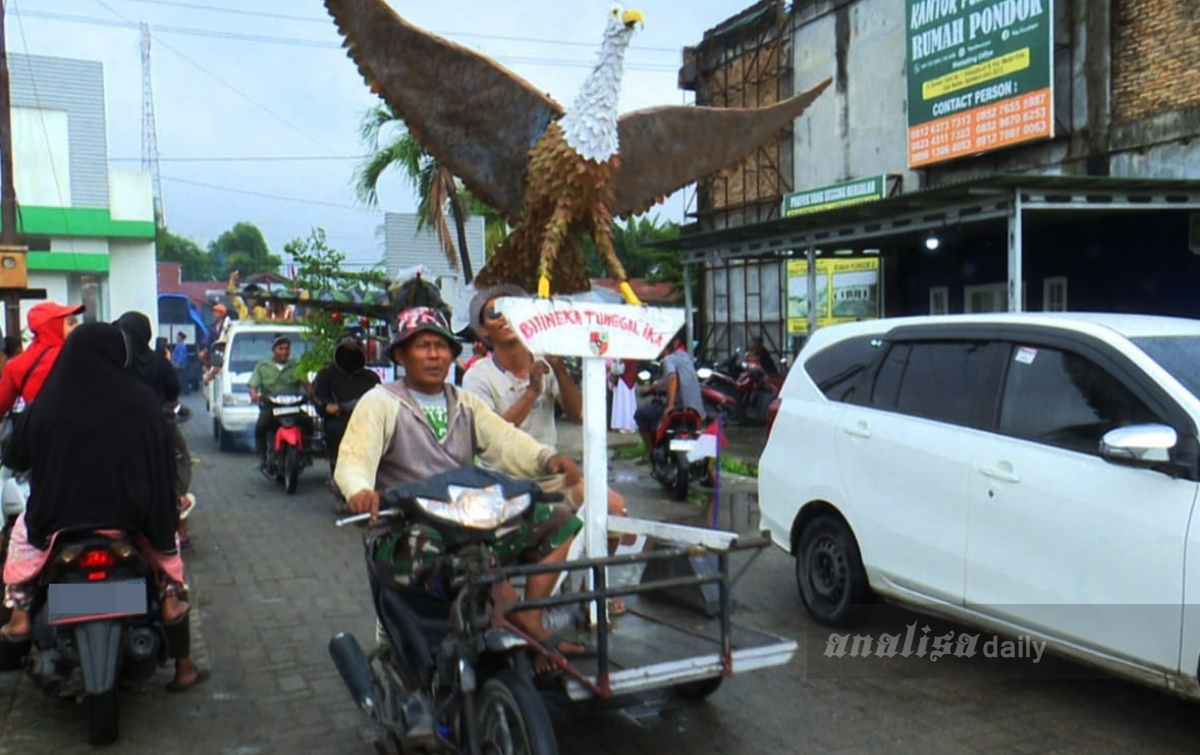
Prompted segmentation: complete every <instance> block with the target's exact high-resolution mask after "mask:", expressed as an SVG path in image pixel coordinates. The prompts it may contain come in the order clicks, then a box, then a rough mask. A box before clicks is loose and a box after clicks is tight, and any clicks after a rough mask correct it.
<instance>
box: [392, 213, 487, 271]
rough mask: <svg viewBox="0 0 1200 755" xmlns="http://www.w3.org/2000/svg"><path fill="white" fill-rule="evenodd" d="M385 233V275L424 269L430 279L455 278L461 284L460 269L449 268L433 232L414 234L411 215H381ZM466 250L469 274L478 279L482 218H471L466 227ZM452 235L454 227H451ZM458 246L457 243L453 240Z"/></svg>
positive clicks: (481, 258) (481, 259)
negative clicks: (413, 268)
mask: <svg viewBox="0 0 1200 755" xmlns="http://www.w3.org/2000/svg"><path fill="white" fill-rule="evenodd" d="M384 226H385V233H386V249H387V251H386V266H387V272H388V275H392V276H395V275H397V274H398V273H399V271H401V270H405V269H407V268H412V267H416V266H417V265H423V266H424V267H425V268H426V269H427V270H429V271H430V273H431V274H432V276H433V277H435V278H436V277H454V278H457V279H458V280H460V281H461V280H462V278H463V273H462V270H461V268H452V267H451V266H450V263H449V262H448V261H447V260H446V253H445V252H444V251H442V245H441V244H439V243H438V240H437V236H435V235H434V233H433V229H432V228H426V229H424V230H422V231H417V216H416V214H414V213H400V212H389V213H386V214H385V215H384ZM466 226H467V227H466V234H467V249H468V252H469V254H470V258H471V272H472V273H474V274H476V275H478V274H479V270H480V269H481V268H482V267H483V263H484V261H485V258H486V241H485V234H484V222H483V218H482V217H478V216H475V217H471V218H468V219H467V223H466ZM451 230H452V231H453V226H451ZM456 242H457V239H456Z"/></svg>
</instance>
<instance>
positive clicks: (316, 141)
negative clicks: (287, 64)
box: [96, 0, 334, 152]
mask: <svg viewBox="0 0 1200 755" xmlns="http://www.w3.org/2000/svg"><path fill="white" fill-rule="evenodd" d="M96 2H97V3H99V4H100V5H101V6H102V7H103V8H106V9H107V10H108V11H109V12H110V13H112V14H113V15H115V16H116V17H117V18H120V19H123V20H125V21H126V22H128V23H129V24H130V25H131V26H134V27H137V28H138V29H139V31H140V29H141V24H135V23H134V22H133V21H131V20H130V19H129V18H127V17H126V16H124V15H122V14H121V13H118V12H117V11H116V10H115V9H114V8H113V7H112V6H111V5H109V4H108V3H106V2H104V0H96ZM151 36H155V35H154V34H153V33H151ZM158 43H159V44H160V45H162V46H163V47H165V48H167V49H168V50H170V51H171V52H173V53H175V54H176V55H178V56H179V57H181V58H183V59H184V60H185V61H187V62H188V63H191V64H192V65H193V66H195V67H196V68H198V69H199V70H200V71H201V72H203V73H205V74H207V75H208V76H209V77H211V78H212V79H213V80H214V81H216V82H217V83H219V84H221V85H223V86H224V87H226V88H227V89H229V90H230V91H232V92H234V93H235V94H237V95H238V96H240V97H242V98H243V99H245V100H246V101H247V102H249V103H250V104H252V105H254V106H255V107H257V108H259V109H260V110H262V111H263V112H264V113H267V114H268V115H270V116H271V117H272V118H274V119H275V120H277V121H279V122H280V123H282V124H283V125H285V126H287V127H288V128H290V129H291V130H293V131H295V132H296V133H297V134H300V135H301V136H303V137H304V138H306V139H308V140H309V141H310V142H312V143H313V144H315V145H317V146H318V147H321V148H322V149H327V150H329V151H330V152H332V151H334V150H332V149H330V147H329V146H328V145H325V144H322V143H321V141H320V140H319V139H316V138H314V137H313V136H312V135H310V134H308V133H307V132H305V131H304V130H303V129H301V128H299V127H298V126H296V125H295V124H294V123H292V122H291V121H289V120H288V119H286V118H284V117H283V116H281V115H279V114H278V113H276V112H275V111H274V110H272V109H270V108H269V107H267V106H266V105H264V104H262V103H261V102H259V101H258V100H256V99H254V98H253V97H251V96H250V95H248V94H246V93H245V92H243V91H242V90H241V89H238V88H237V87H236V86H234V85H233V84H230V83H229V82H228V81H226V80H225V79H223V78H221V77H220V76H218V75H217V74H215V73H213V72H212V71H210V70H208V69H207V68H205V67H204V66H202V65H200V64H199V63H197V62H196V61H194V60H192V59H191V58H189V57H188V56H187V55H185V54H184V53H182V52H180V51H179V50H177V49H175V48H174V47H172V46H171V45H169V44H167V43H166V42H164V41H162V40H161V39H159V40H158Z"/></svg>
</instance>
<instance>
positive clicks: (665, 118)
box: [610, 78, 833, 218]
mask: <svg viewBox="0 0 1200 755" xmlns="http://www.w3.org/2000/svg"><path fill="white" fill-rule="evenodd" d="M832 81H833V79H832V78H829V79H825V80H824V81H822V82H821V83H819V84H817V85H816V86H814V87H813V88H812V89H809V90H808V91H807V92H802V93H800V94H798V95H796V96H794V97H791V98H789V99H787V100H784V101H783V102H780V103H777V104H775V105H771V106H769V107H762V108H710V107H694V106H672V105H668V106H665V107H654V108H647V109H645V110H636V111H634V112H632V113H627V114H626V115H624V116H622V117H621V119H620V121H619V123H618V130H619V135H620V140H621V148H620V149H621V152H620V154H621V169H620V171H619V172H618V174H617V192H616V198H615V200H614V202H613V206H612V207H611V208H610V210H611V211H612V215H613V217H619V218H628V217H630V216H632V215H638V214H641V213H643V212H645V211H646V210H649V209H650V208H651V207H653V206H654V205H656V204H658V203H659V202H660V201H662V200H663V199H665V198H666V197H668V196H670V195H671V194H673V193H674V192H676V191H678V190H679V189H682V188H683V187H685V186H687V185H688V184H690V183H692V182H694V181H697V180H699V179H701V178H704V177H705V176H708V175H711V174H713V173H716V172H717V171H719V170H722V169H724V168H727V167H729V166H730V165H733V164H735V163H737V162H738V161H740V160H743V159H745V158H746V157H747V156H749V155H750V154H751V153H752V152H753V151H754V150H755V149H757V148H758V147H759V146H760V145H762V144H764V143H765V142H767V141H768V140H770V138H771V137H773V136H774V135H776V134H777V133H779V132H780V131H782V130H783V129H784V128H786V127H787V126H788V124H790V123H791V122H792V121H793V120H795V119H796V118H799V117H800V115H801V114H802V113H804V111H805V110H807V109H808V106H809V105H811V104H812V102H813V100H815V99H816V98H817V97H818V96H820V94H821V93H822V92H824V91H825V89H826V87H828V86H829V85H830V83H832Z"/></svg>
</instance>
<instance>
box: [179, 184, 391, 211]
mask: <svg viewBox="0 0 1200 755" xmlns="http://www.w3.org/2000/svg"><path fill="white" fill-rule="evenodd" d="M162 179H163V180H164V181H171V182H173V183H178V184H187V185H189V186H200V187H202V188H205V189H215V190H216V191H224V192H228V193H230V194H245V195H247V196H251V197H262V198H264V199H277V200H279V201H281V202H295V203H297V204H311V205H318V206H320V207H334V208H337V209H339V210H354V211H355V212H363V213H370V214H372V215H379V214H382V213H381V212H379V211H378V210H371V209H368V208H365V207H355V206H354V205H349V204H338V203H336V202H324V201H322V200H319V199H302V198H300V197H286V196H282V195H280V194H269V193H267V192H263V191H252V190H250V189H235V188H233V187H232V186H219V185H217V184H210V183H204V182H203V181H192V180H189V179H186V178H176V177H175V176H163V177H162Z"/></svg>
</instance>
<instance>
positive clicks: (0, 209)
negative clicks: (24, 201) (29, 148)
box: [0, 0, 17, 246]
mask: <svg viewBox="0 0 1200 755" xmlns="http://www.w3.org/2000/svg"><path fill="white" fill-rule="evenodd" d="M4 15H5V9H4V0H0V223H2V224H3V226H2V227H0V230H2V231H3V235H2V236H0V242H2V243H3V244H4V245H5V246H13V245H15V244H16V243H17V195H16V187H15V186H14V181H13V154H12V102H11V101H10V95H9V92H10V87H9V77H8V41H7V40H8V32H7V31H5V28H4Z"/></svg>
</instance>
